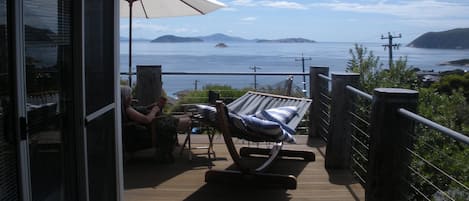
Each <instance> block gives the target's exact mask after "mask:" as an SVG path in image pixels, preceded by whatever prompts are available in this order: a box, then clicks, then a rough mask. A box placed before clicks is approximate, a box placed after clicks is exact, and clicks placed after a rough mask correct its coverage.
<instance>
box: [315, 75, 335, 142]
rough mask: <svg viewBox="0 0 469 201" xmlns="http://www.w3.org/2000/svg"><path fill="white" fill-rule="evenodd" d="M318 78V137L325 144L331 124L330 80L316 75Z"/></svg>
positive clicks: (324, 76)
mask: <svg viewBox="0 0 469 201" xmlns="http://www.w3.org/2000/svg"><path fill="white" fill-rule="evenodd" d="M318 77H319V78H320V82H319V83H320V84H319V86H318V88H319V100H318V101H319V103H320V104H319V108H320V109H319V110H320V111H319V135H320V136H321V137H322V138H323V139H324V141H326V142H327V139H328V137H329V126H330V122H331V119H330V118H331V101H332V98H331V91H330V87H329V86H330V81H331V78H330V77H328V76H326V75H323V74H318Z"/></svg>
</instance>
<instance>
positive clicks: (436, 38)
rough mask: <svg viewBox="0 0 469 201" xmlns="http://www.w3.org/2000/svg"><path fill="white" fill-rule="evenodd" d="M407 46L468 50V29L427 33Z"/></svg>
mask: <svg viewBox="0 0 469 201" xmlns="http://www.w3.org/2000/svg"><path fill="white" fill-rule="evenodd" d="M407 46H408V47H416V48H434V49H469V28H460V29H452V30H448V31H442V32H427V33H425V34H423V35H421V36H419V37H418V38H416V39H415V40H413V41H412V42H411V43H409V44H408V45H407Z"/></svg>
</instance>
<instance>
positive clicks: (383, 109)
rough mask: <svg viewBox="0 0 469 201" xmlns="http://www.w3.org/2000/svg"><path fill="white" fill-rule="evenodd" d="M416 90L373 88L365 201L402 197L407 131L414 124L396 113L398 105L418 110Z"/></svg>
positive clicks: (406, 164)
mask: <svg viewBox="0 0 469 201" xmlns="http://www.w3.org/2000/svg"><path fill="white" fill-rule="evenodd" d="M417 101H418V92H417V91H414V90H407V89H395V88H378V89H375V90H374V96H373V101H372V111H371V125H370V152H369V160H368V168H367V170H368V172H367V178H366V185H365V198H366V200H367V201H391V200H401V198H400V197H401V194H402V192H407V188H409V186H408V184H406V183H405V182H403V181H402V178H403V177H405V175H406V173H407V166H408V164H409V157H410V154H409V153H408V152H407V151H405V150H404V148H403V147H410V146H411V142H412V140H411V139H410V136H409V135H408V132H409V131H410V130H412V129H413V127H414V123H413V121H411V120H408V119H406V118H404V117H402V116H400V115H399V114H398V109H399V108H405V109H407V110H409V111H414V112H415V111H416V110H417Z"/></svg>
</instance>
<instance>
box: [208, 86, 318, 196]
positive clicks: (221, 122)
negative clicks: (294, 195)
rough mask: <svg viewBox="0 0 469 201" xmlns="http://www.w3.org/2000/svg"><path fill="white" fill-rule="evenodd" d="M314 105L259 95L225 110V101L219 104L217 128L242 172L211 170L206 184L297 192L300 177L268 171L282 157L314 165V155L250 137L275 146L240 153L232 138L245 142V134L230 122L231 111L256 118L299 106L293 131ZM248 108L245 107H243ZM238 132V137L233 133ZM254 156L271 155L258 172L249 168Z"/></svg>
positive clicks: (295, 99) (253, 93) (248, 94)
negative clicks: (249, 159)
mask: <svg viewBox="0 0 469 201" xmlns="http://www.w3.org/2000/svg"><path fill="white" fill-rule="evenodd" d="M310 104H311V100H310V99H304V98H294V97H287V96H278V95H272V94H265V93H259V92H248V93H246V94H245V95H244V96H242V97H240V98H239V99H236V100H235V101H234V102H232V103H230V104H229V105H227V106H225V104H223V103H222V102H221V101H218V102H217V104H216V110H217V116H216V118H217V122H218V124H217V127H218V129H219V130H220V131H221V132H222V133H223V138H224V140H225V143H226V146H227V148H228V152H229V154H230V155H231V157H232V159H233V162H234V164H235V166H236V167H237V168H238V170H213V169H212V170H209V171H207V172H206V174H205V181H206V182H217V181H218V182H220V181H222V182H223V181H224V182H230V180H238V181H239V180H240V179H241V180H246V181H245V182H249V183H251V184H255V185H257V184H261V185H271V184H275V185H280V186H281V187H283V188H286V189H295V188H296V186H297V181H296V177H295V176H293V175H288V174H269V173H265V170H266V169H267V168H268V167H270V165H271V164H272V162H273V161H274V160H275V159H277V158H278V157H280V156H287V157H299V158H302V159H303V160H305V161H314V160H315V155H314V153H313V152H310V151H296V150H282V146H283V142H281V141H280V142H279V141H278V140H271V139H270V140H269V139H261V138H252V137H247V138H248V139H249V140H253V139H254V140H255V141H270V142H274V145H273V146H272V148H271V149H263V148H252V147H242V148H241V149H240V151H239V153H238V151H237V149H236V147H235V144H234V142H233V139H232V137H238V138H244V134H243V133H242V132H240V131H239V130H236V129H233V124H232V122H231V121H230V117H229V111H233V112H236V113H237V114H244V115H246V114H255V113H256V112H259V111H263V110H266V109H269V108H274V107H282V106H296V107H298V108H299V111H298V115H297V116H295V118H293V119H292V120H290V122H289V123H288V125H289V126H291V127H292V128H296V127H297V125H298V124H299V122H300V121H301V119H302V118H303V116H304V114H305V113H306V111H307V110H308V108H309V106H310ZM243 105H244V106H243ZM233 131H235V133H234V132H233ZM252 155H267V156H268V158H267V159H266V160H265V161H264V163H263V164H262V165H260V166H259V167H257V168H251V167H249V166H248V165H247V164H246V161H245V160H244V159H245V157H249V156H252Z"/></svg>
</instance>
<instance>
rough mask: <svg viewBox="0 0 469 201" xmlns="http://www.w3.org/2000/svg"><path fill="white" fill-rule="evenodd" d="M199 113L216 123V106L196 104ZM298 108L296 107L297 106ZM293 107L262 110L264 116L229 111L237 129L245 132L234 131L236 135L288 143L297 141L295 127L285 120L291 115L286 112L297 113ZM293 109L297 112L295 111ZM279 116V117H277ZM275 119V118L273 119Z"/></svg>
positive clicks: (256, 139) (254, 139)
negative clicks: (291, 126) (287, 124)
mask: <svg viewBox="0 0 469 201" xmlns="http://www.w3.org/2000/svg"><path fill="white" fill-rule="evenodd" d="M196 107H197V110H198V112H199V114H201V115H202V118H203V119H205V120H206V121H209V122H212V123H216V114H217V110H216V108H215V107H212V106H208V105H196ZM295 108H296V107H295ZM295 108H293V107H282V108H277V109H278V110H274V109H269V110H266V111H263V112H261V113H262V114H263V115H264V116H265V117H264V116H261V115H259V116H261V118H259V117H258V116H257V114H256V115H237V114H236V113H233V112H229V114H228V115H229V117H230V120H231V124H232V126H234V127H235V128H236V129H237V131H239V132H241V133H243V135H244V136H240V135H238V133H233V134H234V135H236V137H240V138H245V139H248V140H253V141H276V142H278V141H284V142H288V143H295V142H296V140H295V138H294V137H293V135H292V134H294V133H295V130H294V129H291V128H290V127H288V126H286V124H285V123H284V121H289V120H290V119H291V117H289V116H288V115H285V114H286V112H285V111H287V112H290V113H291V114H296V111H297V109H295ZM293 111H294V112H295V113H293ZM261 113H259V114H261ZM276 118H279V119H276ZM271 119H273V120H271Z"/></svg>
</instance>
